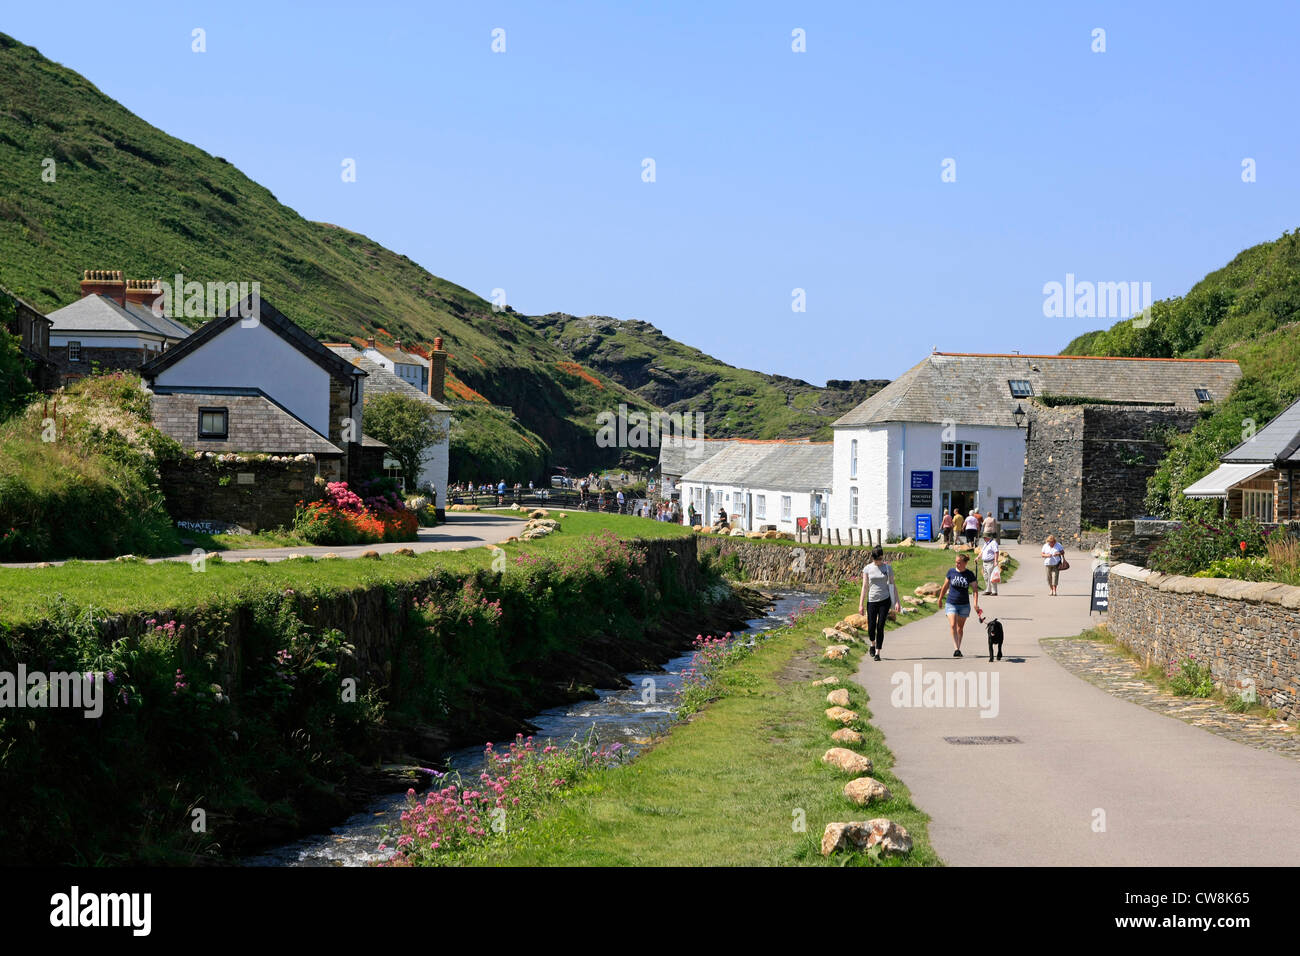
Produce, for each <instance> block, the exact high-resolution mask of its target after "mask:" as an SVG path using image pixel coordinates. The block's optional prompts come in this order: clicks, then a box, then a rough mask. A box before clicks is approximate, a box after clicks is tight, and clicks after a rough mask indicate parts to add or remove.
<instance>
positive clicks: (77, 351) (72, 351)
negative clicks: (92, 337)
mask: <svg viewBox="0 0 1300 956" xmlns="http://www.w3.org/2000/svg"><path fill="white" fill-rule="evenodd" d="M68 361H69V362H80V361H81V343H80V342H69V343H68Z"/></svg>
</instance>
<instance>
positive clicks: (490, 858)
mask: <svg viewBox="0 0 1300 956" xmlns="http://www.w3.org/2000/svg"><path fill="white" fill-rule="evenodd" d="M951 557H952V556H951V553H950V552H942V551H932V550H926V549H917V550H916V552H915V553H913V554H911V555H909V557H908V558H907V559H905V560H902V561H899V562H897V563H896V564H895V566H894V567H895V572H896V574H897V578H898V583H899V587H900V590H901V592H902V593H904V594H910V593H911V591H912V589H913V588H915V587H916V586H917V585H918V584H921V583H923V582H926V581H935V580H939V579H940V578H941V576H942V574H943V572H944V571H945V570H946V569H947V568H948V567H949V566H950V563H951ZM857 600H858V594H857V588H856V587H847V586H846V588H845V589H843V590H842V591H840V592H839V593H837V594H836V595H833V596H832V597H831V599H830V600H829V601H828V603H827V604H826V605H824V606H823V608H822V609H820V610H819V611H818V612H817V613H815V614H813V615H810V616H808V617H806V618H804V619H803V620H801V621H800V622H799V624H798V625H796V626H795V627H793V628H786V629H782V630H781V631H779V632H776V633H775V634H774V636H772V637H769V638H768V639H767V640H766V641H764V642H763V643H762V644H760V645H759V647H758V648H757V649H756V650H755V652H754V654H752V655H751V656H749V657H747V658H745V659H743V660H742V661H740V662H739V663H737V664H736V665H734V666H733V667H731V668H729V669H728V670H726V671H725V672H724V673H723V675H722V677H721V678H720V683H721V686H720V690H721V691H722V693H723V695H724V696H722V697H721V699H719V700H717V701H714V702H713V703H711V704H709V705H708V706H707V707H706V708H705V709H704V710H703V711H702V712H701V713H699V714H698V715H696V716H695V717H694V718H693V719H691V720H690V721H688V722H682V723H679V724H677V725H675V726H674V727H673V728H672V730H671V731H670V732H669V733H668V734H667V735H666V737H665V738H664V739H663V740H661V741H660V742H659V743H658V744H657V745H656V746H655V747H653V748H652V749H651V750H649V751H648V752H646V753H643V754H642V755H641V756H640V757H638V758H637V759H636V760H635V761H633V762H632V763H630V764H628V765H626V766H623V767H619V768H617V769H614V770H609V771H605V772H602V773H598V774H596V775H595V776H593V777H590V778H587V779H586V780H585V781H584V782H582V783H581V784H579V785H577V786H576V787H575V788H574V789H573V790H570V791H567V792H566V793H565V794H564V796H562V797H561V798H559V799H557V800H556V801H553V802H552V803H550V804H547V805H546V806H545V807H544V808H543V809H542V810H541V812H540V813H538V814H537V815H536V816H535V817H534V818H532V819H529V820H526V821H522V822H517V823H515V824H513V825H512V823H511V822H507V825H506V832H505V835H504V836H503V837H500V838H496V839H494V840H491V841H489V842H488V843H487V844H486V845H485V846H481V847H478V848H475V849H474V850H471V851H467V852H464V853H460V854H457V855H454V856H449V857H448V858H447V862H448V863H450V864H460V865H464V864H469V865H509V866H702V865H719V866H739V865H743V866H784V865H839V864H840V863H842V862H845V861H846V860H847V861H848V862H850V863H857V864H861V863H867V862H869V861H868V859H867V858H866V857H865V855H861V854H858V855H853V856H845V855H844V854H836V855H834V856H832V857H831V858H830V859H825V858H823V857H822V856H821V854H820V849H819V847H820V841H821V835H822V831H823V829H824V828H825V825H826V824H827V823H830V822H832V821H845V820H866V819H871V818H873V817H881V816H883V817H889V818H890V819H892V820H894V821H895V822H896V823H899V824H901V825H902V826H904V827H906V828H907V830H908V832H909V833H910V834H911V836H912V839H913V851H912V854H911V855H910V856H909V857H908V858H906V860H895V861H891V862H893V863H904V864H908V865H913V866H916V865H921V866H934V865H939V864H940V863H941V861H940V860H939V858H938V857H937V855H936V854H935V853H934V850H933V849H932V848H931V846H930V843H929V837H928V831H927V821H928V817H927V816H926V815H925V813H924V812H922V811H921V810H920V809H918V808H917V807H916V806H915V805H914V804H913V803H912V801H911V798H910V796H909V794H908V790H907V787H906V785H905V784H904V783H903V782H902V781H900V780H899V779H898V778H897V777H896V776H895V775H894V774H893V772H892V770H891V768H892V767H893V764H894V758H893V755H892V754H891V753H890V751H889V749H888V748H887V747H886V746H885V743H884V739H883V736H882V734H881V733H880V731H878V730H877V729H876V728H874V727H873V726H871V725H870V724H869V723H868V722H867V721H868V720H869V719H870V716H871V712H870V710H869V708H868V706H867V693H866V691H865V690H864V689H863V688H862V687H860V686H859V685H858V684H856V683H854V682H853V681H852V680H851V675H852V674H853V673H854V671H855V670H856V667H857V664H856V661H857V659H859V658H860V656H861V655H860V654H859V653H857V652H856V651H855V653H853V654H852V655H851V658H852V659H851V660H848V661H844V662H831V661H827V660H825V659H824V658H823V657H822V648H823V646H824V644H825V641H824V640H823V638H822V636H821V630H822V628H823V627H825V626H827V625H828V624H831V623H833V622H834V621H836V620H838V619H839V618H840V617H842V616H843V615H845V614H847V613H850V612H852V611H856V610H857ZM930 613H933V610H919V611H917V612H916V613H915V614H908V615H903V616H902V617H903V621H902V623H906V622H907V621H910V620H912V619H915V618H917V617H924V616H926V615H927V614H930ZM897 626H900V625H899V624H891V625H890V627H891V628H893V627H897ZM831 674H835V675H838V676H840V677H841V678H842V679H843V683H842V684H841V685H840V686H843V687H845V688H847V689H848V691H849V697H850V703H851V708H852V709H853V710H856V711H857V712H858V714H859V715H860V717H861V718H862V720H861V721H860V722H859V723H858V725H857V727H856V729H858V730H860V731H862V733H863V734H864V736H865V738H866V739H865V741H864V743H863V744H862V745H861V746H860V747H859V748H857V749H859V750H860V751H861V752H862V753H865V754H866V755H867V756H869V757H870V758H871V760H872V762H873V763H874V764H875V769H874V771H873V773H872V776H873V777H875V778H876V779H878V780H880V781H881V782H883V783H884V784H885V785H886V786H887V787H889V789H890V791H891V792H892V795H893V797H892V799H891V800H890V801H888V802H886V803H883V804H876V805H872V806H871V807H869V808H864V807H857V806H855V805H854V804H853V803H852V802H851V801H849V800H848V799H846V798H845V797H844V796H843V793H842V789H843V786H844V784H845V783H846V782H847V781H849V780H850V779H852V776H851V775H848V774H843V773H840V772H839V771H835V770H831V769H830V768H828V767H826V766H824V765H823V764H822V763H821V755H822V754H823V753H825V751H826V750H827V749H829V748H830V747H833V746H836V744H834V743H833V742H832V741H831V739H830V734H831V732H832V731H834V730H835V729H836V727H837V726H838V725H837V724H833V723H832V722H831V721H830V720H828V719H827V718H826V716H825V710H826V708H827V707H828V706H829V705H828V704H827V702H826V694H827V692H828V691H829V690H831V689H833V688H828V687H814V686H812V681H813V680H815V679H817V678H820V677H823V676H827V675H831ZM800 819H802V820H803V821H805V823H804V828H803V829H802V830H799V829H796V826H795V824H796V822H797V821H799V820H800Z"/></svg>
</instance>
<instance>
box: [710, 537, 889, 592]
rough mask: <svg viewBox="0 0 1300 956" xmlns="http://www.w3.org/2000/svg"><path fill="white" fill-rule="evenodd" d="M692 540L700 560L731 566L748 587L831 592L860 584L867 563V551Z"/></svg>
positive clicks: (749, 540) (746, 540)
mask: <svg viewBox="0 0 1300 956" xmlns="http://www.w3.org/2000/svg"><path fill="white" fill-rule="evenodd" d="M694 540H695V542H696V547H697V552H698V554H699V556H700V558H701V559H703V558H704V557H705V555H709V556H710V557H711V559H712V560H713V561H715V562H723V563H724V565H725V564H727V563H733V564H735V565H736V566H737V567H738V569H739V570H740V571H741V572H742V573H743V575H744V578H745V580H746V581H748V582H750V583H755V584H769V585H782V586H785V587H798V588H805V589H808V590H815V591H829V590H833V589H834V588H837V587H839V586H840V585H841V584H843V583H844V582H845V581H854V582H857V581H861V580H862V569H863V568H864V567H866V565H867V562H868V561H870V560H871V549H870V548H849V547H843V548H831V547H820V548H818V547H809V546H807V545H799V544H793V543H785V544H781V543H779V542H775V541H755V540H753V539H752V538H717V537H710V536H708V535H697V536H696V537H695V539H694ZM902 557H903V554H902V553H901V552H897V551H886V552H885V560H886V561H897V560H898V559H900V558H902Z"/></svg>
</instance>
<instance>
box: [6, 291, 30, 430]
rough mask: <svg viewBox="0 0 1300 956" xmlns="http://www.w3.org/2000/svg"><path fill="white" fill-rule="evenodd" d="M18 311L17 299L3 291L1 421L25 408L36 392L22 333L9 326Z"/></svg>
mask: <svg viewBox="0 0 1300 956" xmlns="http://www.w3.org/2000/svg"><path fill="white" fill-rule="evenodd" d="M14 311H15V303H14V300H13V299H11V298H9V296H7V295H5V294H3V293H0V421H3V420H4V419H6V418H8V417H9V416H10V415H12V414H13V413H14V412H16V411H19V410H20V409H22V408H23V407H25V406H26V404H27V402H28V400H29V399H30V398H31V395H32V383H31V380H30V379H29V378H28V374H29V366H30V365H31V363H30V362H28V361H27V359H26V358H25V357H24V356H23V353H22V352H21V351H20V349H19V339H18V336H16V335H10V334H9V331H8V329H7V326H8V323H9V322H10V321H11V320H12V319H13V316H14Z"/></svg>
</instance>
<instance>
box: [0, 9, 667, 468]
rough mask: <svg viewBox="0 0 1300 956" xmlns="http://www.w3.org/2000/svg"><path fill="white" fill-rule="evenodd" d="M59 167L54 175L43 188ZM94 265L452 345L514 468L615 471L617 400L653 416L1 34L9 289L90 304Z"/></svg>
mask: <svg viewBox="0 0 1300 956" xmlns="http://www.w3.org/2000/svg"><path fill="white" fill-rule="evenodd" d="M46 158H51V159H53V160H55V166H54V167H53V168H54V172H55V176H56V179H55V181H54V182H46V181H44V180H43V179H42V175H41V174H42V170H43V169H44V168H45V167H43V165H42V161H43V160H44V159H46ZM87 268H99V269H122V270H123V271H124V272H125V273H126V275H128V276H133V277H139V278H144V277H150V276H163V277H170V276H171V275H173V274H175V273H176V272H182V273H184V275H185V276H186V278H187V279H195V280H198V281H200V282H208V281H223V282H224V281H250V282H251V281H254V280H257V281H260V282H261V283H262V293H263V295H264V296H265V297H266V298H267V299H268V301H270V302H272V303H273V304H274V305H275V306H276V307H277V308H279V309H280V310H281V311H283V312H284V313H285V314H286V315H287V316H289V317H290V318H291V319H293V320H294V321H295V322H297V323H298V324H300V325H302V326H303V327H304V328H306V329H307V330H308V331H310V332H311V333H313V334H314V335H317V336H318V337H321V338H324V339H343V338H355V337H358V336H362V335H370V334H375V332H376V330H375V329H374V328H369V327H367V326H366V325H365V324H364V322H363V320H362V319H359V318H358V317H359V316H366V317H369V320H370V321H378V322H379V324H380V326H381V328H382V330H383V331H386V332H387V333H388V334H389V335H390V336H392V337H395V338H400V339H403V340H404V341H406V342H424V343H428V342H430V341H431V340H432V339H433V337H434V336H436V335H441V336H443V337H444V338H445V339H446V346H447V349H448V352H449V353H450V354H451V358H450V360H449V369H450V372H451V375H452V378H451V379H450V382H449V390H450V392H451V394H450V395H449V398H450V399H451V400H452V402H453V404H455V402H456V401H457V400H463V399H476V398H477V400H479V401H483V400H486V402H490V403H492V404H495V405H500V406H508V407H509V408H511V409H513V410H514V413H515V415H516V416H517V419H518V423H517V424H518V425H522V426H523V428H522V429H521V428H519V427H511V426H510V425H509V424H508V423H509V417H508V416H505V417H502V416H491V415H489V414H485V413H483V412H481V411H478V410H476V411H475V412H474V414H473V418H474V421H475V422H476V423H477V424H478V425H480V426H482V427H486V428H489V429H491V430H492V432H493V434H492V436H491V439H492V443H494V444H496V445H499V446H500V447H501V448H503V449H506V450H507V451H508V452H509V454H508V455H507V459H511V460H513V459H518V460H520V461H524V460H530V459H533V458H535V457H536V453H537V448H536V447H535V446H536V445H537V442H536V440H535V439H536V438H537V437H538V436H540V439H541V440H542V441H543V442H544V443H545V444H546V445H547V446H549V454H550V457H552V458H553V460H555V461H559V462H561V463H564V464H571V465H580V466H586V465H591V466H596V465H601V464H613V463H614V461H615V460H616V459H617V449H600V448H597V446H596V444H595V442H594V439H593V436H594V433H595V430H596V422H595V417H596V414H597V413H598V412H600V411H602V410H604V409H606V408H610V407H613V406H616V405H617V404H618V403H619V402H628V403H629V404H630V405H632V406H633V407H646V406H645V404H644V403H643V402H642V401H641V399H639V398H638V397H637V396H636V395H635V394H633V393H632V392H630V391H627V390H625V389H623V388H622V387H621V386H619V385H618V384H617V383H616V382H613V381H611V380H609V379H607V378H605V377H604V376H600V375H595V376H583V375H581V374H576V373H575V372H574V371H571V370H569V371H566V370H565V367H562V366H563V365H564V364H565V363H568V362H569V356H567V355H565V354H563V353H562V352H560V351H559V350H558V349H556V348H555V347H554V346H552V345H551V344H549V343H548V342H547V341H546V340H545V339H544V338H543V337H542V336H541V335H539V334H538V333H537V332H536V331H534V330H533V328H532V327H531V326H529V325H528V323H526V322H524V321H523V320H522V319H521V317H520V316H519V315H517V314H515V313H514V312H513V311H510V310H507V311H504V312H499V313H498V312H493V311H492V307H491V304H490V303H488V302H487V301H485V300H484V299H482V298H480V297H479V296H477V295H475V294H473V293H472V292H470V291H468V290H467V289H463V288H461V287H460V286H457V285H455V284H453V283H451V282H447V281H446V280H444V279H440V278H438V277H437V276H434V275H431V274H430V273H429V272H427V271H425V270H424V269H423V268H421V267H420V266H419V265H417V264H416V263H414V262H412V261H411V260H410V259H408V258H407V257H406V256H402V255H398V254H397V253H394V252H391V251H389V250H388V249H385V248H384V247H382V246H380V245H379V244H378V243H375V242H372V241H371V240H369V239H367V238H366V237H365V236H361V235H358V234H357V233H354V232H349V231H348V230H346V229H341V228H339V227H337V226H333V225H328V224H325V223H318V222H309V221H307V220H306V219H303V218H302V217H301V216H299V215H298V214H297V213H296V212H294V211H293V210H292V209H289V208H287V207H286V206H283V205H281V204H280V203H279V202H277V201H276V198H275V196H273V195H272V194H271V193H270V192H269V191H267V190H266V189H265V188H263V187H262V186H259V185H258V184H257V183H255V182H253V181H252V180H250V179H249V178H248V177H246V176H245V175H244V174H243V173H241V172H240V171H239V170H238V169H236V168H235V167H234V166H232V165H230V163H228V162H227V161H226V160H224V159H222V158H220V157H214V156H210V155H208V154H207V153H205V152H204V151H203V150H201V149H198V148H196V147H194V146H191V145H189V144H187V143H184V142H181V141H180V140H177V139H175V138H173V137H171V136H168V135H167V134H166V133H163V132H162V131H161V130H158V129H156V128H155V127H153V126H151V125H149V124H148V123H146V122H145V121H144V120H142V119H140V118H139V117H137V116H135V115H134V114H132V113H130V112H129V111H128V110H126V109H125V108H123V107H122V106H120V105H119V104H118V103H116V102H114V101H113V100H111V99H109V98H108V97H106V96H105V95H104V94H102V93H101V92H99V90H97V89H96V88H95V87H94V86H92V85H91V84H90V83H89V82H87V81H86V80H85V79H84V78H82V77H81V76H79V75H78V74H76V73H74V72H72V71H71V70H68V69H65V68H64V67H62V66H59V65H58V64H55V63H52V62H51V61H49V60H47V59H45V58H44V57H43V56H41V55H40V53H39V52H37V51H36V50H35V49H33V48H32V47H29V46H25V45H24V44H21V43H19V42H17V41H15V40H13V39H12V38H10V37H8V36H5V35H3V34H0V282H3V284H4V285H6V286H8V287H9V288H11V289H13V290H14V292H15V293H17V294H18V295H21V296H23V297H24V298H26V299H28V300H29V301H30V302H32V303H33V304H34V305H36V306H38V307H41V308H46V309H54V308H57V307H59V306H62V305H66V304H67V303H69V302H71V301H72V300H74V299H75V298H76V297H77V296H78V295H79V289H78V284H77V283H78V280H79V279H80V277H81V272H82V270H83V269H87ZM379 334H380V336H381V338H382V335H383V333H382V332H380V333H379ZM592 379H595V381H592ZM475 393H477V396H476V394H475ZM529 432H532V433H535V435H534V436H533V439H529V440H525V439H527V436H528V433H529ZM530 441H531V444H532V445H533V446H534V447H532V448H530V446H529V443H530ZM453 467H454V465H453ZM540 470H541V469H539V471H540ZM536 476H537V475H536V473H528V474H520V475H516V476H513V477H518V478H523V479H526V478H530V477H536Z"/></svg>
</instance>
